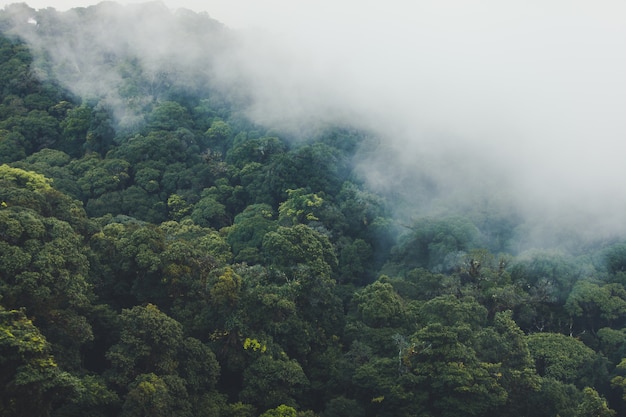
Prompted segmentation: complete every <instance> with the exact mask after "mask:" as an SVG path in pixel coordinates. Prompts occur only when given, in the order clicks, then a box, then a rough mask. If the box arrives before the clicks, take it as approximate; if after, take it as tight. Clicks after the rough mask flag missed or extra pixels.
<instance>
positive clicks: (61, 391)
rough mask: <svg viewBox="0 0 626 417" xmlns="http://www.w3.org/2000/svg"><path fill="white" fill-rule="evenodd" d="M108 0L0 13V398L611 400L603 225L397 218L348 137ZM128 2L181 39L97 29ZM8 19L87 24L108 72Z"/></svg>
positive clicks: (262, 402) (611, 294) (610, 307)
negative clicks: (263, 115)
mask: <svg viewBox="0 0 626 417" xmlns="http://www.w3.org/2000/svg"><path fill="white" fill-rule="evenodd" d="M123 7H124V6H119V5H115V4H114V3H103V4H101V5H98V6H93V7H88V8H79V9H74V10H73V11H72V12H70V13H65V12H57V11H56V10H54V9H51V8H48V9H41V10H38V11H37V10H34V9H31V8H29V7H28V6H26V5H25V4H16V5H11V6H7V7H6V8H5V9H4V10H3V11H0V31H1V32H2V33H3V34H2V35H0V81H1V82H0V304H1V305H2V306H1V307H0V383H1V384H2V387H3V390H2V391H1V392H0V415H3V416H4V415H6V416H14V415H15V416H17V415H29V416H30V415H32V416H59V417H61V416H63V417H65V416H68V417H69V416H82V415H94V416H98V417H105V416H118V415H122V416H143V415H155V416H160V415H162V416H170V415H177V416H206V417H209V416H211V417H213V416H231V417H253V416H258V415H260V416H265V417H269V416H290V417H294V416H298V417H314V416H317V415H319V416H322V417H331V416H342V417H349V416H359V417H361V416H381V417H387V416H389V417H391V416H393V417H396V416H415V415H418V416H431V417H442V416H458V415H468V416H491V415H498V416H503V417H509V416H510V417H513V416H515V417H518V416H539V417H543V416H546V417H548V416H550V417H554V416H556V415H561V416H575V417H576V416H581V417H582V416H585V417H586V416H612V415H621V414H624V412H626V396H623V395H622V394H623V393H624V392H625V391H626V389H625V387H626V383H625V382H624V381H625V380H626V377H625V374H626V364H625V361H624V357H625V356H626V330H625V329H626V260H625V259H626V243H624V242H621V241H617V240H616V241H611V242H609V243H607V244H604V243H602V244H598V245H595V246H594V245H589V246H587V247H585V250H581V251H580V252H579V253H578V254H577V255H576V256H574V255H571V254H567V253H565V252H560V251H554V250H548V249H535V250H531V251H528V252H525V253H497V251H501V250H511V249H513V248H515V247H516V246H515V245H514V243H515V242H514V241H513V238H514V235H515V230H514V229H515V227H523V226H524V225H523V222H522V220H521V219H520V218H519V217H518V215H517V212H516V211H515V210H513V209H510V210H511V211H510V212H509V211H506V212H497V210H495V211H494V210H492V211H490V210H487V209H486V208H485V207H482V206H477V207H474V208H472V209H471V210H469V211H468V212H466V213H464V214H462V215H461V214H459V215H455V216H437V215H435V214H434V213H430V215H428V213H425V212H421V211H419V210H418V211H416V212H415V213H412V215H415V216H416V217H415V219H417V220H410V221H409V220H406V219H400V218H398V217H397V216H396V214H397V213H399V212H400V211H401V210H398V207H400V206H401V205H402V204H403V203H402V202H401V201H398V200H397V199H396V198H395V196H393V195H391V194H387V195H383V193H379V192H375V191H374V190H372V189H371V188H370V187H369V186H368V184H366V183H365V182H364V180H363V178H362V176H361V175H360V171H359V170H357V169H355V166H356V165H358V164H355V162H356V161H357V159H356V158H358V157H359V155H360V152H361V153H362V152H364V151H363V149H365V148H364V146H366V145H367V143H366V142H367V140H369V139H371V138H369V136H371V133H369V132H365V131H359V130H358V129H356V128H354V127H346V126H340V125H337V126H330V125H329V126H324V127H319V129H318V130H316V131H303V132H300V134H299V137H298V138H293V137H292V136H293V134H288V133H285V132H284V131H281V130H274V129H272V127H271V126H265V125H263V124H262V123H263V121H261V124H258V125H257V124H255V123H253V122H252V121H250V120H248V119H247V118H246V117H245V114H246V111H245V107H244V106H245V105H246V102H247V100H248V99H249V98H248V97H247V96H246V94H245V91H243V90H244V88H243V87H242V86H238V87H235V86H234V85H235V84H237V85H238V81H237V80H234V81H235V82H234V84H233V85H232V86H230V87H228V88H226V87H225V86H222V85H213V81H212V80H211V78H210V77H207V76H206V74H210V73H211V72H212V71H213V68H214V67H213V66H214V65H219V63H216V62H213V61H212V57H211V54H210V53H209V54H207V56H206V57H204V56H203V57H202V58H200V56H197V57H196V56H195V55H194V54H195V52H194V51H192V50H190V49H187V46H189V45H191V44H192V42H191V41H197V40H198V39H204V40H207V39H211V42H209V44H207V45H206V48H205V46H204V45H203V47H202V50H203V51H204V50H207V51H211V50H212V49H211V48H213V47H215V46H216V45H220V46H219V47H222V48H228V46H224V45H228V42H235V40H234V38H232V33H231V32H230V31H228V30H226V29H225V28H223V27H222V26H221V25H219V24H218V23H217V22H214V21H212V20H211V19H210V18H209V17H208V15H204V14H196V13H193V12H190V11H179V12H177V13H170V12H169V11H167V10H166V9H165V8H161V7H160V6H158V5H155V4H146V5H141V6H137V9H136V10H137V11H138V12H139V14H138V15H136V14H134V13H135V12H133V11H132V10H135V9H132V10H131V9H125V8H123ZM114 16H116V17H114ZM123 16H126V17H123ZM133 16H134V17H133ZM137 16H141V17H140V19H146V20H150V19H153V18H157V17H158V18H159V19H162V20H161V21H162V22H166V24H167V25H171V28H176V30H180V31H181V33H185V34H186V36H187V38H188V39H189V40H190V43H189V44H186V47H185V48H180V51H177V53H174V54H173V55H171V56H170V55H167V56H166V55H163V56H160V58H158V59H157V56H159V54H158V53H157V51H152V52H155V55H154V56H152V58H151V59H148V60H146V59H144V58H145V57H141V56H140V55H139V50H140V49H141V48H138V46H137V45H136V44H134V43H133V40H132V39H126V40H124V41H123V42H121V43H119V42H120V39H121V37H119V39H118V37H117V36H113V37H109V36H102V33H105V32H103V30H102V28H104V27H109V26H110V27H119V26H116V25H119V24H123V25H125V27H126V28H127V29H128V30H133V29H134V27H135V26H138V27H139V26H140V25H135V24H134V23H135V22H134V21H133V20H132V19H133V18H139V17H137ZM29 18H32V19H34V20H36V21H37V25H31V24H30V23H25V22H27V21H28V19H29ZM118 19H122V20H118ZM123 19H126V20H123ZM129 19H130V20H129ZM119 22H125V23H119ZM94 27H99V28H100V29H98V30H95V29H93V28H94ZM18 29H19V30H18ZM165 29H167V27H166V28H164V30H165ZM24 31H27V32H24ZM9 33H12V34H16V33H27V34H28V36H27V38H28V39H29V40H39V41H41V43H40V45H46V44H47V43H46V42H52V43H55V44H58V45H72V46H75V47H77V48H78V47H79V46H80V45H81V44H82V43H86V44H89V52H88V53H89V54H91V55H93V57H91V55H90V57H91V58H93V59H94V60H95V61H94V62H97V64H98V70H97V71H95V72H94V73H96V74H100V75H102V74H107V77H106V79H103V80H102V82H103V83H104V82H105V81H106V82H109V81H111V85H110V87H111V90H110V91H102V89H99V88H96V89H94V90H93V91H89V92H88V93H87V94H83V95H81V96H79V95H77V94H72V93H70V92H69V91H68V90H66V89H64V88H63V87H62V86H61V84H60V82H59V81H57V78H56V77H57V76H60V75H62V76H63V77H65V78H64V79H65V80H67V79H68V78H67V77H69V79H71V80H74V81H76V82H77V83H78V81H79V80H80V79H81V77H82V76H86V74H87V73H88V72H89V73H90V71H86V68H84V67H83V66H84V65H85V62H88V60H83V58H87V57H79V56H75V55H71V54H70V51H69V50H68V51H67V53H68V54H69V55H65V54H61V55H62V56H59V55H55V54H53V53H50V52H49V51H46V50H45V48H43V46H42V48H32V49H31V46H29V44H27V43H25V42H26V41H25V40H20V39H19V38H18V37H17V35H8V34H9ZM105 38H106V39H107V42H104V43H103V39H105ZM44 40H45V41H46V42H43V41H44ZM172 41H173V40H172ZM213 42H214V43H215V44H213ZM222 42H224V43H222ZM118 43H119V44H118ZM79 49H80V48H79ZM165 49H167V48H165ZM188 54H189V55H190V56H187V55H188ZM70 57H73V58H71V59H70ZM91 58H90V59H91ZM190 58H194V59H196V58H197V59H202V65H201V67H202V69H201V70H200V69H197V66H195V65H187V64H188V63H190V61H189V59H190ZM191 67H193V68H191ZM77 70H78V72H77ZM94 70H95V68H94ZM195 71H197V72H195ZM99 81H100V80H99ZM81 86H82V84H81ZM75 91H81V90H80V89H76V90H75ZM368 138H369V139H368ZM295 139H297V140H295ZM507 210H508V209H507ZM455 212H457V211H455ZM569 243H571V245H570V246H572V247H573V246H575V245H576V244H577V243H578V242H569ZM564 246H568V245H564ZM579 247H583V246H580V245H579Z"/></svg>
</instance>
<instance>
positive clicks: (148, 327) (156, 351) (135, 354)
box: [107, 304, 183, 387]
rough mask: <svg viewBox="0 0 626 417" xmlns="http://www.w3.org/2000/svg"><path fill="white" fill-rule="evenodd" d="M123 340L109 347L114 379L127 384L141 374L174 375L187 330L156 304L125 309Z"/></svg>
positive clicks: (117, 383) (122, 322)
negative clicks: (184, 331)
mask: <svg viewBox="0 0 626 417" xmlns="http://www.w3.org/2000/svg"><path fill="white" fill-rule="evenodd" d="M120 318H121V325H122V329H121V332H120V339H119V342H118V343H116V344H115V345H114V346H112V347H111V349H109V351H108V353H107V359H108V360H110V361H111V367H112V370H111V371H112V372H111V379H112V380H113V381H114V382H115V383H116V385H118V386H121V387H125V386H126V385H127V384H129V383H130V382H131V381H133V380H135V379H136V378H137V377H138V376H140V375H141V374H150V373H156V374H158V375H173V374H175V372H176V368H177V366H178V364H177V354H178V349H179V346H180V342H181V340H183V329H182V326H181V325H180V323H178V322H177V321H176V320H174V319H172V318H170V317H168V316H167V315H166V314H165V313H162V312H161V311H160V310H159V309H158V308H157V307H156V306H155V305H153V304H148V305H147V306H145V307H141V306H135V307H133V308H132V309H130V310H128V309H125V310H122V314H121V317H120Z"/></svg>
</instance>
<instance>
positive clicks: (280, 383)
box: [239, 355, 309, 410]
mask: <svg viewBox="0 0 626 417" xmlns="http://www.w3.org/2000/svg"><path fill="white" fill-rule="evenodd" d="M308 385H309V380H308V379H307V377H306V375H305V374H304V372H303V370H302V367H301V366H300V364H299V363H298V362H296V361H295V360H293V359H291V360H289V359H286V358H280V359H274V358H272V357H271V356H270V355H261V356H259V357H258V358H257V359H256V360H255V361H254V362H253V363H252V364H251V365H250V366H249V367H248V368H247V369H246V370H245V372H244V375H243V388H242V390H241V392H240V394H239V397H240V400H241V401H244V402H248V403H250V404H254V405H256V406H257V407H258V408H259V409H261V410H267V409H269V408H275V407H278V406H280V405H283V404H284V405H287V406H290V407H293V406H296V405H297V404H298V399H299V398H301V397H302V396H303V395H304V392H305V391H306V388H307V387H308Z"/></svg>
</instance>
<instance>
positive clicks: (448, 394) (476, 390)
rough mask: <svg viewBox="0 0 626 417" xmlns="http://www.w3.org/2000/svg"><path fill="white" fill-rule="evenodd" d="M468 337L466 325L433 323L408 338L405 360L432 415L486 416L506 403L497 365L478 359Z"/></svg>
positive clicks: (469, 334)
mask: <svg viewBox="0 0 626 417" xmlns="http://www.w3.org/2000/svg"><path fill="white" fill-rule="evenodd" d="M471 334H472V332H471V330H470V327H469V326H467V325H457V326H454V327H450V326H446V325H443V324H440V323H434V324H430V325H427V326H425V327H424V328H422V329H420V330H418V331H417V332H416V333H415V334H414V335H413V337H412V338H411V340H412V342H413V345H412V347H411V349H408V350H407V353H406V355H405V359H404V360H405V361H406V366H407V367H408V368H409V370H410V371H411V372H412V373H413V374H414V375H415V382H416V384H417V389H418V390H420V391H422V392H424V393H426V394H427V399H426V400H425V404H424V405H425V406H426V407H427V409H428V411H429V412H431V413H433V414H435V415H441V416H445V417H452V416H458V415H477V416H479V415H487V414H491V413H493V412H494V411H495V410H497V409H498V408H499V407H500V406H502V405H503V404H504V403H505V402H506V399H507V393H506V391H505V390H504V388H503V387H502V386H501V384H500V381H499V379H500V365H499V364H492V363H487V362H481V361H480V360H479V359H478V357H477V355H476V352H475V351H474V349H473V348H472V346H471V341H470V336H471Z"/></svg>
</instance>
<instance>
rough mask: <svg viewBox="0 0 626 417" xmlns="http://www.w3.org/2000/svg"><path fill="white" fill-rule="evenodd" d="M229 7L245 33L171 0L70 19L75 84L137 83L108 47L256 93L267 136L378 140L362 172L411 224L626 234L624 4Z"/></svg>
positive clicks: (69, 55)
mask: <svg viewBox="0 0 626 417" xmlns="http://www.w3.org/2000/svg"><path fill="white" fill-rule="evenodd" d="M212 3H214V4H215V5H216V9H217V6H220V7H221V9H220V13H222V14H223V15H224V16H228V15H229V13H231V14H230V16H239V20H238V22H239V23H238V25H239V26H240V28H239V29H237V30H236V31H223V32H220V33H222V35H220V36H218V35H216V34H217V33H218V32H216V30H212V31H207V30H203V29H202V25H206V24H208V22H209V21H210V19H208V16H205V19H204V20H203V19H199V20H198V26H197V27H195V28H189V27H181V26H180V23H177V22H180V21H178V20H176V19H172V18H171V16H172V13H171V12H170V11H168V10H167V7H165V6H164V5H163V4H160V5H159V4H158V3H155V4H152V5H151V6H150V7H149V8H148V9H149V10H150V12H149V13H147V12H146V11H145V10H148V9H144V8H141V10H142V12H141V13H139V14H137V10H140V9H139V8H136V7H135V8H133V7H125V8H121V7H114V6H113V5H109V6H106V7H105V6H103V5H101V6H98V7H99V8H100V9H101V11H102V13H103V14H102V16H101V17H98V18H94V19H92V20H90V21H89V22H86V21H83V20H81V18H80V16H79V15H78V14H76V12H72V13H67V14H66V15H65V16H66V17H65V18H66V19H73V21H74V22H75V23H76V24H77V27H78V28H79V32H78V33H77V34H76V36H75V37H74V43H73V44H71V45H63V44H50V43H48V46H52V47H53V48H54V51H55V54H58V56H59V57H62V59H63V60H64V61H63V62H65V63H67V64H70V63H71V64H72V65H74V66H75V68H74V69H75V71H74V72H71V71H69V72H68V74H70V75H72V74H73V76H74V77H75V79H73V80H72V79H67V82H68V85H70V86H71V87H72V88H74V89H75V91H77V92H79V93H80V94H82V95H88V94H93V93H96V94H107V92H110V91H112V90H111V89H109V86H110V85H113V84H115V83H119V82H120V79H119V74H114V73H101V72H98V70H97V69H95V70H94V68H97V67H96V66H97V64H98V63H99V62H100V61H99V60H101V59H102V58H101V57H102V55H99V53H100V50H99V49H98V48H94V47H93V45H98V47H99V48H104V49H106V48H110V49H112V50H116V48H120V47H121V46H122V45H124V47H125V48H129V50H130V51H131V52H133V53H137V54H138V55H139V56H140V57H141V60H142V65H143V68H144V70H145V71H146V72H147V73H150V72H152V73H153V74H156V73H157V72H158V70H159V69H161V68H162V66H163V65H165V63H170V64H172V63H174V64H175V65H176V68H177V71H179V73H180V74H181V76H180V77H179V80H183V79H187V80H189V82H192V80H193V82H211V83H215V84H216V85H220V86H222V87H223V88H224V89H233V90H236V91H237V92H238V93H239V94H242V95H245V96H246V97H247V98H248V99H249V107H248V108H247V114H248V115H249V117H251V118H252V119H254V120H255V121H257V122H259V123H264V124H267V125H271V126H274V127H275V126H278V127H281V128H283V129H285V130H290V131H291V132H297V133H298V134H301V135H304V136H306V132H307V131H308V130H309V129H312V128H313V127H315V126H317V125H320V124H332V123H343V124H349V125H352V126H358V127H362V128H364V129H368V130H370V131H372V132H375V134H376V136H377V137H378V138H379V139H380V142H379V143H380V145H379V146H378V148H375V149H374V150H372V148H368V151H367V152H365V151H363V152H362V153H361V155H360V156H361V160H360V164H359V165H358V169H359V172H361V173H362V174H363V175H364V176H365V177H367V178H368V179H369V183H370V185H371V186H372V187H374V188H375V189H377V190H379V191H380V192H383V193H388V194H389V195H394V196H398V195H401V196H403V197H404V200H405V203H404V205H403V206H402V207H404V209H403V210H402V213H403V215H406V216H409V217H411V216H412V217H415V216H419V215H425V214H429V213H434V212H438V213H442V212H447V213H449V212H452V211H454V209H455V208H457V209H458V210H466V211H467V210H472V207H474V209H475V207H477V206H485V207H491V210H493V211H494V212H495V211H497V210H511V211H515V212H516V213H517V214H519V215H520V216H521V217H522V218H523V219H525V222H526V225H525V227H526V228H527V230H531V229H532V233H531V232H528V235H533V236H536V239H534V240H535V242H538V243H540V242H541V241H545V242H548V240H550V241H551V242H550V244H554V243H558V242H556V241H558V239H559V236H561V235H560V234H559V233H560V232H559V230H562V229H568V230H574V231H577V233H579V234H581V235H585V236H593V237H600V236H603V235H608V234H612V233H618V234H622V235H623V234H624V233H626V219H625V218H624V213H626V181H625V180H624V179H626V164H624V163H623V154H624V152H625V151H626V149H625V148H626V145H625V144H626V141H625V140H624V138H625V137H626V118H624V113H625V110H626V78H625V77H624V74H626V57H625V56H624V54H623V53H622V51H624V50H626V27H625V26H624V25H623V22H624V21H626V6H624V5H623V3H622V2H618V1H613V0H603V1H601V2H595V3H594V4H591V3H589V2H585V1H575V0H574V1H561V0H547V1H527V2H517V3H514V4H512V3H511V2H500V1H495V0H483V1H472V0H470V1H460V0H439V1H430V0H428V1H421V2H408V1H401V0H394V1H391V2H373V1H360V2H354V1H345V2H331V1H329V0H320V1H311V0H303V1H301V2H297V3H295V2H290V1H286V0H273V1H271V2H267V3H264V5H265V7H259V5H258V3H251V2H248V1H245V0H237V1H233V2H229V3H224V2H216V1H214V2H212ZM207 4H208V5H209V6H208V7H210V4H211V2H209V3H207ZM254 4H256V5H254ZM228 5H230V6H228ZM170 7H172V6H170ZM198 7H201V6H198ZM229 7H230V8H229ZM196 10H198V9H196ZM233 10H235V12H233ZM179 13H182V12H179ZM209 13H211V11H210V10H209ZM38 22H41V19H40V18H38ZM213 24H215V22H214V23H213ZM29 26H31V28H30V29H31V32H32V26H33V25H29ZM218 26H219V25H218ZM241 27H247V29H242V28H241ZM94 28H97V30H96V29H94ZM216 28H217V26H216ZM26 30H29V29H28V28H26ZM225 33H227V34H225ZM30 39H31V40H32V41H33V42H35V41H36V40H37V41H45V39H41V38H37V39H35V38H32V37H31V38H30ZM90 48H91V49H90ZM77 51H87V53H85V54H83V53H82V52H81V53H80V54H79V53H77ZM174 64H172V65H174ZM89 74H92V75H91V76H89ZM109 100H110V101H111V102H112V103H115V102H116V100H117V102H118V103H117V104H119V106H118V108H120V109H121V110H120V112H121V114H126V115H128V114H131V115H132V112H130V113H129V111H128V110H129V109H128V103H126V107H124V106H123V105H124V103H123V100H122V99H121V98H120V97H119V96H116V95H115V94H111V95H110V97H109Z"/></svg>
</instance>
